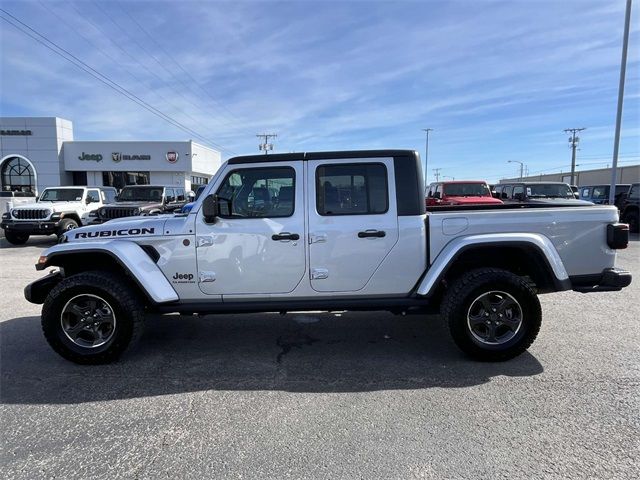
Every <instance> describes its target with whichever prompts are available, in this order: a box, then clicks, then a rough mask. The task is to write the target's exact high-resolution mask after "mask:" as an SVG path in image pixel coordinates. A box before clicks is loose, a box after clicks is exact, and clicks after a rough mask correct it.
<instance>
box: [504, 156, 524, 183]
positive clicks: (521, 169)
mask: <svg viewBox="0 0 640 480" xmlns="http://www.w3.org/2000/svg"><path fill="white" fill-rule="evenodd" d="M507 163H519V164H520V181H522V178H523V170H524V162H521V161H519V160H507Z"/></svg>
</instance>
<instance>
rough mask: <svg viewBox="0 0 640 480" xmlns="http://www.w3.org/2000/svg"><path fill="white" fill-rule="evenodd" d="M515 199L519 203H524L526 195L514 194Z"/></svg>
mask: <svg viewBox="0 0 640 480" xmlns="http://www.w3.org/2000/svg"><path fill="white" fill-rule="evenodd" d="M513 199H514V200H518V201H519V202H521V201H523V200H524V193H520V192H518V193H514V194H513Z"/></svg>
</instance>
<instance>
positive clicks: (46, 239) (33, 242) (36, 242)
mask: <svg viewBox="0 0 640 480" xmlns="http://www.w3.org/2000/svg"><path fill="white" fill-rule="evenodd" d="M57 242H58V239H57V238H56V237H55V236H53V235H49V236H33V237H31V238H29V240H28V241H27V243H25V244H24V245H13V244H11V243H9V242H8V241H7V239H6V238H5V236H4V235H1V236H0V248H27V247H42V248H49V247H51V246H53V245H55V244H56V243H57Z"/></svg>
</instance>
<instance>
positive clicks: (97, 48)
mask: <svg viewBox="0 0 640 480" xmlns="http://www.w3.org/2000/svg"><path fill="white" fill-rule="evenodd" d="M39 3H40V5H41V6H42V7H43V8H45V9H46V10H48V11H49V12H50V13H51V14H52V15H54V16H55V17H56V18H57V19H58V20H60V21H61V22H62V23H63V24H64V25H66V26H67V27H69V30H71V31H73V32H74V33H75V34H76V35H78V36H79V37H82V38H83V39H84V40H85V41H86V42H87V43H89V44H90V45H91V46H93V48H95V49H96V50H98V51H99V52H100V53H102V54H103V55H104V56H105V57H107V58H108V59H110V60H111V61H112V62H114V63H115V64H116V65H117V64H118V61H117V60H116V59H115V58H114V57H112V56H111V55H110V54H109V53H107V52H106V51H105V50H104V49H102V48H100V47H99V46H98V45H96V44H95V43H94V42H93V41H92V40H91V39H89V38H87V37H86V36H84V35H83V34H82V33H80V32H79V31H78V29H76V28H74V27H72V26H71V25H70V24H69V22H67V21H66V20H65V19H64V17H62V16H61V15H58V14H57V13H56V12H55V10H52V9H51V8H50V7H49V6H48V5H47V4H46V3H44V2H43V1H42V0H39ZM76 11H77V10H76ZM78 13H79V12H78ZM87 20H88V19H87ZM89 23H91V24H92V25H93V26H94V27H95V24H94V23H93V22H91V21H90V20H89ZM103 33H104V32H103ZM109 41H111V42H112V43H113V44H114V45H116V46H117V47H119V48H120V46H119V45H118V44H116V43H114V42H113V41H112V40H111V39H110V40H109ZM121 50H122V51H123V52H124V53H125V54H127V55H128V52H127V51H126V50H124V49H122V48H121ZM130 58H131V59H132V60H133V61H135V62H136V63H138V64H139V65H141V66H144V65H142V64H140V62H138V61H137V60H136V59H135V58H133V57H131V56H130ZM124 71H126V72H127V74H129V76H131V77H132V78H133V79H135V80H136V81H137V82H138V83H139V84H140V85H142V86H144V84H145V81H144V80H143V79H141V78H140V77H139V76H138V75H136V74H135V73H133V72H132V71H131V70H129V69H124ZM148 71H149V73H152V74H153V72H151V71H150V70H148ZM156 78H157V79H158V80H160V81H161V82H162V79H161V78H160V77H158V76H156ZM150 90H151V91H152V92H153V94H154V95H155V96H157V97H158V98H160V100H162V101H163V102H165V103H166V104H168V105H171V106H172V107H173V108H175V109H176V110H178V111H179V112H180V113H182V114H183V115H185V116H187V117H189V118H190V119H191V120H193V121H194V122H196V123H197V122H198V120H197V119H196V118H195V117H193V116H192V115H190V114H189V113H187V112H185V111H184V110H182V109H181V108H180V107H179V106H178V105H176V104H175V103H173V102H172V101H171V100H169V99H168V98H167V97H165V96H164V95H162V94H161V93H160V92H158V90H157V89H150Z"/></svg>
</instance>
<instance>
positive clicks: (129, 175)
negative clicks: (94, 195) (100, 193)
mask: <svg viewBox="0 0 640 480" xmlns="http://www.w3.org/2000/svg"><path fill="white" fill-rule="evenodd" d="M102 184H103V185H104V186H105V187H115V188H117V189H118V190H120V189H122V188H123V187H125V186H127V185H149V172H102Z"/></svg>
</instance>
